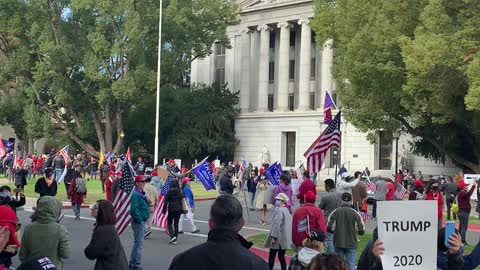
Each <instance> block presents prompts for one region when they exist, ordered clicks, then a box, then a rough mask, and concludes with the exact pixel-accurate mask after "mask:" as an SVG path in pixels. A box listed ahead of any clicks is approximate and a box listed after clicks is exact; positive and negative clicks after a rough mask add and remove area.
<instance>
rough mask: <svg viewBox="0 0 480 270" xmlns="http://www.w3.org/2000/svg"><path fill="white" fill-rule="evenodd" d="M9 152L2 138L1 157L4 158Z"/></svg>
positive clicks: (0, 143) (0, 141) (0, 145)
mask: <svg viewBox="0 0 480 270" xmlns="http://www.w3.org/2000/svg"><path fill="white" fill-rule="evenodd" d="M6 154H7V148H5V145H3V140H0V158H3V157H4V156H5V155H6Z"/></svg>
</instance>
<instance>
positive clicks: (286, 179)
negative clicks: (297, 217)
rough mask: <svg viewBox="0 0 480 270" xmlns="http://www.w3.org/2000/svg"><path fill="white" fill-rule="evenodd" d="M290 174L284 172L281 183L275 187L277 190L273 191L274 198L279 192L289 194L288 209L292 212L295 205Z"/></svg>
mask: <svg viewBox="0 0 480 270" xmlns="http://www.w3.org/2000/svg"><path fill="white" fill-rule="evenodd" d="M290 180H291V179H290V174H289V173H283V174H282V175H281V176H280V184H279V185H278V186H276V187H275V191H274V192H273V198H276V197H277V195H278V194H280V193H283V194H285V195H287V197H288V201H287V202H286V204H287V208H288V211H290V214H291V213H292V207H293V198H292V196H293V191H292V186H291V185H290ZM275 200H276V199H274V200H273V203H272V204H275Z"/></svg>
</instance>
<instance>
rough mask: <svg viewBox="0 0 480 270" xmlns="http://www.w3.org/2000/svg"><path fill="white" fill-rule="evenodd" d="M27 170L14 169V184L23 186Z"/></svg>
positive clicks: (25, 182)
mask: <svg viewBox="0 0 480 270" xmlns="http://www.w3.org/2000/svg"><path fill="white" fill-rule="evenodd" d="M27 175H28V171H27V170H24V169H15V186H16V187H23V186H25V185H26V184H27Z"/></svg>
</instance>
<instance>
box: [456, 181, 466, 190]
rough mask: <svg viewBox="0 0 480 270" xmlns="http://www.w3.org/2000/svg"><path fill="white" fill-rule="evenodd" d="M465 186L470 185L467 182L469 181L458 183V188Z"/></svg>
mask: <svg viewBox="0 0 480 270" xmlns="http://www.w3.org/2000/svg"><path fill="white" fill-rule="evenodd" d="M465 187H468V184H467V183H465V182H463V181H462V182H460V183H458V188H459V189H462V188H465Z"/></svg>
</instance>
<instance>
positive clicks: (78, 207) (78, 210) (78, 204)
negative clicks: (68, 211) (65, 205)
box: [72, 203, 81, 217]
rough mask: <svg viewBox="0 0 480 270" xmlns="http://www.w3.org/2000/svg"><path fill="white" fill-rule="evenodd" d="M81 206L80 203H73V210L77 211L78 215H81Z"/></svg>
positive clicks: (76, 214)
mask: <svg viewBox="0 0 480 270" xmlns="http://www.w3.org/2000/svg"><path fill="white" fill-rule="evenodd" d="M80 206H81V204H80V203H72V210H73V213H75V216H76V217H79V216H80Z"/></svg>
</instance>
